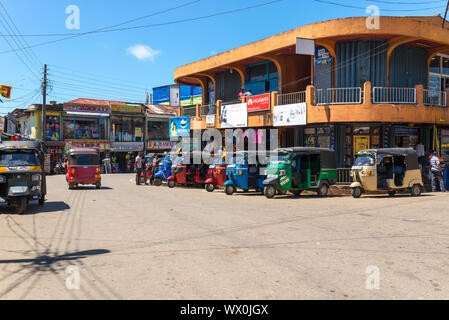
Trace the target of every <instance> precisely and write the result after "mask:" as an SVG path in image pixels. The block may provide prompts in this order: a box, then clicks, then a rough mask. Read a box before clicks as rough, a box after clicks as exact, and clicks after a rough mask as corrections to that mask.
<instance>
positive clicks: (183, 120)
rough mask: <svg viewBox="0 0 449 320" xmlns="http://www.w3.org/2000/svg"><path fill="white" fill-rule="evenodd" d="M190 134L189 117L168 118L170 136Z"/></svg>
mask: <svg viewBox="0 0 449 320" xmlns="http://www.w3.org/2000/svg"><path fill="white" fill-rule="evenodd" d="M188 136H190V117H179V118H170V137H188Z"/></svg>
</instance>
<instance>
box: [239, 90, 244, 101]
mask: <svg viewBox="0 0 449 320" xmlns="http://www.w3.org/2000/svg"><path fill="white" fill-rule="evenodd" d="M244 98H245V88H241V89H240V92H239V100H240V101H241V102H243V100H244Z"/></svg>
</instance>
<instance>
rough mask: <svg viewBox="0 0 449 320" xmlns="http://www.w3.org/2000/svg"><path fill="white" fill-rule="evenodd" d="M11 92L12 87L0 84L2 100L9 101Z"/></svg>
mask: <svg viewBox="0 0 449 320" xmlns="http://www.w3.org/2000/svg"><path fill="white" fill-rule="evenodd" d="M11 90H12V87H10V86H5V85H3V84H0V95H1V96H2V97H3V98H6V99H10V98H11Z"/></svg>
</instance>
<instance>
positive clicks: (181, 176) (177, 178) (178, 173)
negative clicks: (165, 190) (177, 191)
mask: <svg viewBox="0 0 449 320" xmlns="http://www.w3.org/2000/svg"><path fill="white" fill-rule="evenodd" d="M195 155H196V156H197V157H198V159H201V152H200V151H194V152H191V153H190V161H189V163H187V161H186V158H185V155H183V154H180V155H179V156H178V158H177V159H176V160H175V166H174V168H173V175H172V176H170V177H169V178H168V179H167V184H168V186H169V187H170V188H174V187H176V185H177V184H182V185H185V186H187V185H204V184H205V183H206V180H208V179H209V178H210V176H208V172H209V169H208V168H209V167H208V165H206V164H204V163H200V164H197V163H195V162H194V159H195Z"/></svg>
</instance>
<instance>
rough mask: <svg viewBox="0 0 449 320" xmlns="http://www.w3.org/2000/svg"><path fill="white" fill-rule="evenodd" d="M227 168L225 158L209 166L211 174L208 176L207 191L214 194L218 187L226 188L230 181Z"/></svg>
mask: <svg viewBox="0 0 449 320" xmlns="http://www.w3.org/2000/svg"><path fill="white" fill-rule="evenodd" d="M226 168H227V166H226V162H225V159H223V158H222V159H217V160H214V161H213V162H212V164H211V165H210V166H209V173H208V174H207V176H208V177H209V179H207V180H206V190H207V191H208V192H214V190H215V188H216V187H217V186H218V187H223V186H224V184H225V182H226V181H227V180H228V178H227V176H226Z"/></svg>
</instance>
